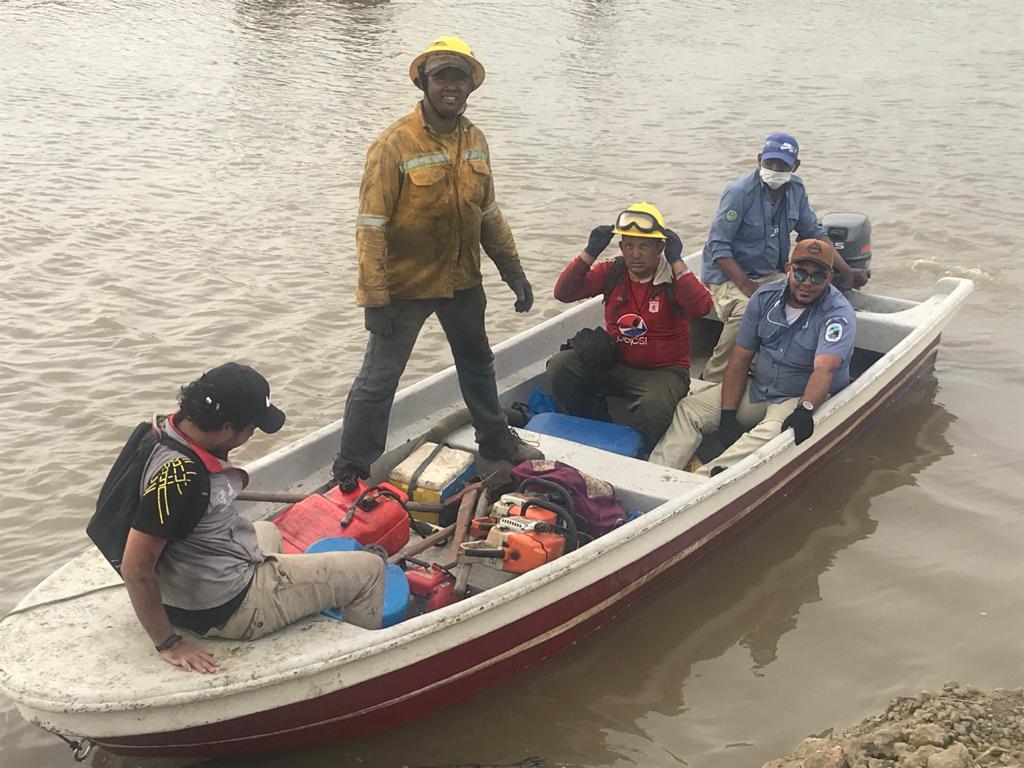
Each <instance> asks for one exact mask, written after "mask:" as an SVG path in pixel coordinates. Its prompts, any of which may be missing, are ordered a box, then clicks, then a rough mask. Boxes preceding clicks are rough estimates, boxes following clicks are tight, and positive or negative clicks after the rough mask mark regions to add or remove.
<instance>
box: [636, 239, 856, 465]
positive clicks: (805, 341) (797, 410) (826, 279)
mask: <svg viewBox="0 0 1024 768" xmlns="http://www.w3.org/2000/svg"><path fill="white" fill-rule="evenodd" d="M837 258H838V256H837V254H836V251H835V248H834V247H833V245H832V243H831V242H830V241H829V240H827V239H821V240H817V239H814V240H801V241H800V242H799V243H797V245H796V248H795V249H794V250H793V254H792V256H791V257H790V260H789V264H787V265H786V272H787V278H786V280H779V281H778V282H774V283H768V284H767V285H763V286H761V287H760V288H759V289H758V290H757V292H756V293H754V295H753V296H752V297H751V298H750V304H749V305H748V306H747V310H746V312H744V313H743V320H742V322H741V323H740V327H739V332H738V334H737V336H736V345H735V346H734V347H733V350H732V355H731V356H730V358H729V365H728V366H727V367H726V370H725V381H724V382H723V383H722V384H720V385H718V386H715V387H712V388H710V389H707V390H704V391H703V392H699V393H698V394H695V395H693V396H691V397H688V398H686V399H684V400H683V401H682V402H680V403H679V406H678V407H677V408H676V411H675V415H674V416H673V417H672V423H671V425H670V426H669V428H668V430H667V431H666V432H665V435H664V437H662V439H661V440H660V441H659V443H658V445H657V446H656V447H655V449H654V451H653V452H652V453H651V457H650V460H651V461H652V462H654V463H656V464H663V465H665V466H670V467H678V468H684V467H686V466H687V465H688V464H689V463H690V461H691V459H692V457H693V455H694V454H695V453H696V451H697V448H698V447H699V446H700V443H701V436H702V435H706V434H709V433H711V432H713V431H715V430H716V429H717V430H718V435H719V438H720V440H721V442H722V444H723V445H725V446H726V450H725V452H724V453H722V454H721V455H720V456H719V457H718V458H716V459H713V460H712V461H710V462H709V463H708V464H706V465H705V466H703V467H701V468H700V469H699V470H698V472H701V473H710V474H711V475H712V476H714V475H715V474H717V473H718V472H719V471H721V470H722V469H725V468H728V467H731V466H733V465H734V464H736V463H738V462H739V461H741V460H742V459H744V458H746V457H747V456H749V455H750V454H751V453H753V452H754V451H756V450H757V449H758V448H760V447H761V446H762V445H764V444H765V443H767V442H768V441H769V440H771V439H772V438H773V437H775V436H776V435H778V434H779V432H780V431H785V430H787V429H789V428H792V429H793V432H794V433H795V435H796V443H797V444H798V445H799V444H800V443H801V442H803V441H804V440H806V439H807V438H808V437H810V436H811V435H812V434H813V432H814V417H813V414H814V411H815V410H817V408H818V407H819V406H821V404H822V403H824V402H825V400H826V399H828V397H829V396H830V395H834V394H835V393H836V392H838V391H839V390H841V389H842V388H843V387H845V386H846V385H847V384H849V383H850V359H851V357H852V356H853V344H854V337H855V336H856V333H857V319H856V315H855V314H854V311H853V307H852V306H851V305H850V302H849V301H847V300H846V298H845V297H844V296H843V294H842V293H841V292H840V291H839V290H838V289H837V288H836V287H835V286H833V285H832V269H833V265H834V264H835V262H836V259H837ZM755 354H756V355H757V360H756V363H755V364H754V372H753V377H752V378H750V379H749V380H748V375H747V374H748V370H749V368H750V363H751V361H753V360H754V356H755ZM744 429H750V431H749V432H746V433H744Z"/></svg>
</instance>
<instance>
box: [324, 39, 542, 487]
mask: <svg viewBox="0 0 1024 768" xmlns="http://www.w3.org/2000/svg"><path fill="white" fill-rule="evenodd" d="M409 79H410V80H411V81H412V82H413V84H414V85H415V86H416V87H417V88H419V89H420V91H422V92H423V96H422V98H421V99H420V101H419V102H417V104H416V106H415V108H414V109H413V110H412V112H410V113H409V114H408V115H406V116H405V117H403V118H402V119H400V120H399V121H398V122H396V123H394V124H393V125H392V126H391V127H389V128H387V129H386V130H385V131H384V132H383V133H382V134H381V135H380V136H378V137H377V140H376V141H375V142H374V143H373V144H372V145H371V146H370V149H369V150H368V151H367V153H366V167H365V168H364V170H363V180H362V184H361V185H360V188H359V215H358V216H357V217H356V257H357V260H358V265H359V274H358V280H357V283H356V303H357V304H358V305H359V306H361V307H363V312H364V316H365V324H366V329H367V330H368V331H369V332H370V338H369V341H368V342H367V345H366V352H365V354H364V356H363V365H362V368H361V369H360V371H359V374H358V375H357V376H356V378H355V380H354V381H353V382H352V388H351V389H350V390H349V395H348V400H347V402H346V404H345V419H344V425H343V428H342V436H341V445H340V448H339V451H338V455H337V457H336V459H335V462H334V467H333V475H334V479H335V481H336V482H338V483H339V485H341V486H342V487H343V488H347V487H354V485H355V481H356V478H357V477H367V476H368V475H369V472H370V466H371V465H372V464H373V462H375V461H376V460H377V459H378V458H380V456H381V454H383V453H384V449H385V446H386V442H387V430H388V419H389V417H390V414H391V405H392V402H393V401H394V397H395V391H396V390H397V389H398V382H399V380H400V379H401V377H402V373H403V372H404V371H405V366H406V364H407V363H408V362H409V357H410V355H411V354H412V350H413V346H414V345H415V343H416V339H417V337H418V336H419V332H420V329H421V328H422V327H423V324H424V323H425V322H426V320H427V318H429V317H430V316H431V315H437V320H438V322H439V323H440V325H441V328H442V330H443V331H444V334H445V337H446V338H447V340H448V345H449V347H451V350H452V357H453V358H454V360H455V369H456V371H457V372H458V377H459V387H460V389H461V390H462V396H463V399H464V400H465V402H466V407H467V408H468V410H469V413H470V416H471V417H472V420H473V426H474V427H475V429H476V439H477V443H478V444H479V450H480V455H481V456H482V457H483V458H485V459H488V460H492V461H499V460H503V461H509V462H511V463H513V464H518V463H519V462H521V461H524V460H526V459H538V458H542V455H541V453H540V451H538V450H537V449H536V448H533V447H532V446H529V445H526V444H525V443H524V442H523V441H522V440H521V439H520V438H519V436H518V435H516V433H515V432H513V431H512V430H511V429H509V426H508V420H507V419H506V417H505V413H504V410H503V409H502V408H501V405H500V403H499V401H498V390H497V385H496V383H495V376H494V354H493V353H492V352H491V346H490V342H489V341H488V338H487V330H486V328H485V325H484V309H485V307H486V306H487V297H486V296H485V295H484V289H483V285H482V275H481V261H480V259H481V251H483V252H484V253H486V254H487V256H488V257H489V258H490V259H491V261H493V262H494V264H495V266H496V267H497V269H498V273H499V274H500V275H501V278H502V280H504V281H505V283H506V284H507V285H508V286H509V288H510V289H511V290H512V292H513V293H515V296H516V302H515V310H516V312H529V311H530V308H531V307H532V306H533V289H532V288H531V287H530V282H529V281H528V280H527V279H526V275H525V273H524V272H523V267H522V264H521V263H520V261H519V254H518V251H517V250H516V244H515V240H514V239H513V237H512V230H511V229H510V228H509V225H508V221H506V219H505V216H504V215H503V214H502V212H501V208H499V206H498V202H497V200H496V199H495V193H494V181H493V178H492V175H491V165H490V150H489V149H488V146H487V140H486V139H485V138H484V135H483V133H482V132H481V131H480V129H479V128H477V127H476V126H475V125H473V123H471V122H470V121H469V120H468V119H467V118H466V117H465V115H464V114H463V113H464V112H465V109H466V100H467V99H468V98H469V95H470V94H471V93H472V92H473V91H475V90H476V89H477V88H479V87H480V85H481V84H482V83H483V81H484V68H483V65H482V64H481V63H480V61H479V60H478V59H477V58H476V57H475V56H474V54H473V51H472V49H470V47H469V46H468V45H467V44H466V42H465V41H463V40H461V39H460V38H458V37H453V36H444V37H439V38H437V39H436V40H434V41H433V42H431V43H430V44H429V45H428V46H427V47H426V49H425V50H424V51H423V52H422V53H420V54H419V55H418V56H416V58H414V59H413V60H412V62H411V63H410V65H409Z"/></svg>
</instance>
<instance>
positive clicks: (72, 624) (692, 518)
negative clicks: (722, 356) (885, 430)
mask: <svg viewBox="0 0 1024 768" xmlns="http://www.w3.org/2000/svg"><path fill="white" fill-rule="evenodd" d="M698 258H699V257H698V256H697V255H694V256H691V257H688V261H689V262H690V263H691V265H692V266H694V267H696V262H697V259H698ZM972 288H973V284H972V283H971V282H970V281H969V280H964V279H958V278H951V277H945V278H942V279H940V280H939V281H938V282H936V283H935V285H934V288H933V289H932V293H931V295H930V296H928V297H927V298H926V299H924V300H923V301H909V300H904V299H898V298H891V297H886V296H881V295H875V294H871V293H867V292H861V291H857V292H853V293H851V294H850V299H851V302H852V303H853V304H854V307H855V309H856V310H857V317H858V319H857V323H858V328H857V344H856V346H857V352H856V355H855V359H854V362H853V371H852V373H853V375H854V376H855V379H854V380H853V382H852V383H851V384H850V386H849V387H847V388H846V389H844V390H843V391H842V392H840V393H838V394H837V395H836V396H835V397H833V398H831V399H830V400H829V401H828V402H827V403H826V404H825V405H824V406H823V407H822V408H821V409H820V411H819V413H818V414H817V415H816V417H815V421H816V427H815V432H814V435H813V436H812V437H811V438H810V439H808V440H807V441H806V442H804V443H802V444H801V445H799V446H797V445H795V444H794V442H793V437H792V431H787V432H785V433H783V434H781V435H779V436H778V437H776V438H775V439H773V440H772V441H771V442H770V443H768V444H767V445H765V446H764V447H763V448H762V449H761V450H759V451H757V452H756V453H755V454H753V455H751V456H750V457H748V458H747V459H745V460H744V461H742V462H741V463H739V464H738V465H736V466H735V467H733V468H731V469H729V470H728V471H726V472H723V473H722V474H720V475H718V476H716V477H715V478H713V479H709V478H705V477H703V476H699V475H695V474H691V473H689V472H685V471H682V470H675V469H669V468H666V467H661V466H657V465H653V464H649V463H647V462H644V461H641V460H637V459H632V458H626V457H623V456H619V455H615V454H611V453H606V452H604V451H601V450H598V449H595V448H590V447H587V446H584V445H580V444H578V443H575V442H572V441H569V440H565V439H560V438H556V437H549V436H546V435H540V434H535V433H531V432H528V431H525V430H520V434H521V435H522V436H523V437H524V439H526V440H528V441H530V442H533V443H536V444H539V446H540V447H541V449H542V450H543V451H544V453H545V455H546V456H547V457H548V458H549V459H559V460H561V461H563V462H565V463H567V464H570V465H572V466H574V467H576V468H578V469H580V470H582V471H584V472H587V473H589V474H592V475H595V476H598V477H601V478H603V479H605V480H608V481H609V482H611V483H613V484H614V485H615V488H616V492H617V494H618V496H619V498H620V499H621V500H622V502H623V503H624V505H625V507H626V508H628V509H641V510H644V511H645V512H646V513H645V514H644V515H642V516H640V517H639V518H637V519H635V520H633V521H631V522H629V523H627V524H625V525H623V526H621V527H619V528H617V529H615V530H613V531H612V532H611V533H608V534H607V535H605V536H603V537H601V538H599V539H597V540H595V541H593V542H592V543H589V544H587V545H586V546H584V547H582V548H580V549H578V550H576V551H574V552H571V553H568V554H566V555H564V556H562V557H561V558H559V559H557V560H554V561H553V562H550V563H548V564H546V565H543V566H541V567H539V568H537V569H535V570H533V571H530V572H528V573H526V574H523V575H520V576H518V577H515V578H511V579H508V580H504V581H502V580H500V579H495V580H492V582H491V583H489V584H482V585H480V584H478V585H476V586H477V587H478V589H479V590H480V591H478V592H477V593H476V594H472V595H471V596H469V597H467V598H466V599H465V600H463V601H461V602H456V603H454V604H452V605H449V606H447V607H445V608H442V609H440V610H437V611H434V612H431V613H425V614H422V615H419V616H415V617H413V618H410V619H407V620H406V621H404V622H401V623H399V624H396V625H395V626H392V627H389V628H387V629H381V630H376V631H369V630H364V629H360V628H358V627H355V626H352V625H349V624H343V623H339V622H336V621H334V620H332V619H329V618H327V617H324V616H320V615H318V616H315V617H310V618H307V619H305V620H303V621H301V622H299V623H298V624H295V625H293V626H291V627H288V628H287V629H285V630H283V631H281V632H278V633H276V634H274V635H271V636H269V637H267V638H264V639H262V640H259V641H256V642H236V641H226V640H204V641H203V642H204V643H205V644H206V645H208V646H209V647H210V648H211V649H212V650H213V651H214V652H215V654H216V655H217V657H218V658H219V659H220V660H221V662H222V667H221V671H220V672H219V673H218V674H216V675H198V674H186V673H184V672H182V671H180V670H178V669H176V668H172V667H171V666H169V665H167V664H165V663H164V662H163V661H161V660H160V659H159V658H158V657H157V656H156V654H154V653H153V648H152V644H151V643H150V641H149V638H148V637H147V636H146V634H145V633H144V632H143V631H142V630H141V628H140V626H139V624H138V621H137V619H136V618H135V615H134V613H133V611H132V608H131V605H130V603H129V601H128V596H127V594H126V592H125V590H124V587H123V585H122V584H121V583H120V580H119V579H118V577H117V576H116V575H115V574H114V572H113V571H112V569H111V568H110V566H109V565H108V564H107V562H106V561H105V560H104V559H103V557H102V556H101V555H100V554H99V553H98V552H97V551H95V550H94V549H92V548H89V549H87V550H86V551H84V552H83V553H82V554H81V555H79V556H78V557H76V558H75V559H73V560H71V561H70V562H69V563H67V564H66V565H64V566H63V567H61V568H60V569H58V570H57V571H56V572H55V573H53V574H52V575H51V576H49V577H48V578H47V579H45V580H44V581H43V582H42V583H41V584H39V586H37V587H36V588H35V589H34V590H32V592H30V593H29V594H28V595H27V596H26V597H25V598H24V599H23V600H22V601H21V602H20V603H18V605H17V606H16V607H15V608H14V609H13V610H12V611H11V613H10V614H9V615H8V616H6V617H4V618H3V619H2V620H0V690H2V691H3V693H4V694H6V695H7V696H9V697H10V698H11V699H12V700H13V701H14V702H15V703H16V705H17V707H18V709H19V710H20V712H21V714H22V715H23V716H24V717H25V718H26V719H27V720H29V721H31V722H33V723H35V724H37V725H39V726H41V727H42V728H46V729H48V730H51V731H54V732H55V733H58V734H62V735H64V736H65V737H66V738H68V739H70V740H72V741H75V742H78V741H80V740H81V741H82V748H81V749H82V750H84V749H85V747H86V745H87V744H89V743H95V744H99V745H101V746H103V747H105V748H106V749H108V750H110V751H112V752H115V753H119V754H125V755H133V756H140V757H142V756H180V757H200V756H202V757H206V756H226V755H244V754H255V753H264V752H268V751H272V750H282V749H296V748H300V747H306V746H310V745H315V744H322V743H327V742H333V741H340V740H344V739H347V738H352V737H356V736H364V735H366V734H368V733H370V732H373V731H376V730H380V729H384V728H391V727H394V726H396V725H398V724H400V723H402V722H405V721H408V720H411V719H413V718H416V717H418V716H420V715H422V714H424V713H426V712H428V711H431V710H433V709H437V708H438V707H441V706H443V705H445V704H448V703H450V702H453V701H456V700H459V699H462V698H465V697H467V696H469V695H471V694H473V693H474V692H475V691H477V690H479V689H480V688H482V687H484V686H486V685H489V684H491V683H494V682H496V681H498V680H501V679H502V678H505V677H508V676H509V675H511V674H512V673H514V672H515V671H517V670H519V669H522V668H524V667H526V666H528V665H531V664H533V663H536V662H539V661H541V660H543V659H545V658H546V657H548V656H551V655H552V654H554V653H556V652H557V651H559V650H561V649H563V648H565V647H566V646H568V645H570V644H572V643H573V642H575V641H577V640H579V639H580V638H582V637H583V636H585V635H587V634H589V633H590V632H593V631H594V630H596V629H598V628H599V627H601V626H602V625H603V624H605V623H607V622H608V621H609V620H610V619H611V618H612V617H613V616H615V615H616V614H617V613H619V612H620V611H622V610H623V609H624V608H626V607H627V606H628V605H629V604H630V603H632V602H634V601H635V600H637V599H638V598H639V597H641V596H642V595H643V594H644V593H646V592H648V591H650V590H651V589H653V588H654V587H655V586H656V585H657V584H658V583H660V582H662V581H663V580H665V579H668V578H679V577H680V572H681V570H682V568H683V567H684V566H686V565H687V564H689V563H691V562H693V561H694V560H695V559H696V558H697V557H699V556H701V555H702V554H704V553H705V552H706V551H707V550H708V549H709V548H710V547H711V546H712V545H714V544H715V543H717V542H718V541H719V540H721V539H722V538H723V537H724V536H725V535H727V534H729V533H731V532H733V531H735V530H737V529H738V528H740V527H741V526H743V525H744V524H745V523H747V522H749V521H751V520H752V519H753V518H754V517H756V516H757V515H758V514H759V513H761V512H763V511H765V510H768V509H771V507H772V504H771V503H770V502H772V500H774V499H776V498H778V497H779V496H781V495H783V494H785V493H787V492H788V491H789V490H790V489H791V488H792V486H793V485H795V484H796V483H798V482H800V481H801V480H802V479H803V478H804V477H805V476H807V475H808V474H809V473H810V472H811V471H812V469H814V468H815V467H817V466H818V465H820V464H821V463H823V462H825V461H827V460H828V459H829V457H830V456H834V455H835V454H836V451H837V450H838V449H840V448H842V447H843V446H844V445H846V444H848V443H849V442H850V441H851V440H853V439H854V438H855V437H856V435H857V434H858V433H859V432H860V431H861V430H863V429H864V427H865V426H866V425H867V424H868V423H869V422H870V421H871V419H872V418H873V417H874V416H875V415H876V414H878V413H879V412H880V411H881V410H883V409H884V408H886V407H887V406H888V405H889V404H890V403H891V402H892V401H893V400H894V399H895V398H897V397H899V395H900V393H901V392H902V391H904V390H905V389H906V388H907V387H909V386H910V385H911V384H912V383H913V382H914V380H915V379H917V378H918V377H919V376H921V375H922V374H923V373H926V372H928V371H930V370H931V368H932V366H933V364H934V361H935V358H936V355H937V352H938V344H939V338H940V333H941V331H942V329H943V328H944V327H945V325H946V324H947V323H948V322H949V321H950V320H951V318H952V317H953V315H954V313H955V311H956V310H957V308H958V307H959V306H960V304H961V303H962V302H963V301H964V299H965V298H966V297H967V295H968V294H969V293H970V291H971V290H972ZM601 322H602V309H601V304H600V299H594V300H590V301H587V302H584V303H582V304H579V305H577V306H574V307H572V308H570V309H568V310H567V311H565V312H563V313H562V314H560V315H559V316H557V317H555V318H552V319H550V320H548V321H546V322H544V323H541V324H540V325H538V326H537V327H535V328H532V329H530V330H528V331H525V332H523V333H521V334H519V335H517V336H515V337H513V338H511V339H509V340H507V341H505V342H503V343H502V344H500V345H498V346H497V347H496V348H495V350H494V351H495V355H496V369H497V377H498V389H499V393H500V395H501V399H502V402H503V403H504V404H506V405H508V404H510V403H512V402H513V401H517V400H519V401H525V400H526V399H527V398H528V396H529V394H530V392H531V391H532V390H533V388H534V387H535V386H537V385H538V384H539V383H540V379H541V376H542V374H543V371H544V365H545V361H546V360H547V358H548V357H549V356H550V355H551V354H553V353H554V352H555V351H556V350H557V349H558V348H559V345H560V344H562V343H563V342H564V341H565V339H567V338H568V337H570V336H572V335H573V334H574V333H575V332H576V331H577V330H578V329H579V328H582V327H592V326H596V325H600V324H601ZM716 325H717V323H716V321H714V320H712V319H700V320H695V321H693V322H692V331H693V350H694V360H695V366H697V365H699V364H700V359H701V355H703V356H705V357H706V355H707V352H708V351H709V350H710V347H711V344H712V339H713V338H715V336H716V332H717V328H716ZM701 386H704V384H703V382H699V381H695V382H694V388H695V389H698V388H700V387H701ZM461 407H462V403H461V401H460V400H459V388H458V386H457V381H456V376H455V371H454V369H453V368H448V369H446V370H443V371H440V372H439V373H436V374H434V375H433V376H430V377H429V378H427V379H425V380H423V381H421V382H419V383H417V384H415V385H413V386H410V387H408V388H406V389H404V390H403V391H402V392H400V393H399V395H398V397H397V399H396V400H395V404H394V408H393V410H392V415H391V429H390V435H389V444H388V452H387V453H386V454H385V455H384V457H382V459H381V460H380V461H379V462H378V464H377V465H375V467H374V473H375V477H377V476H380V477H384V476H386V474H387V472H388V471H389V470H390V468H391V467H392V466H394V465H395V464H397V463H398V462H399V461H400V460H401V459H402V458H404V457H405V456H406V455H407V454H408V452H409V451H410V449H411V447H412V444H413V441H414V439H415V438H416V437H418V436H419V435H421V434H422V433H423V432H424V431H426V430H427V429H428V428H429V427H430V426H431V425H432V424H434V423H435V422H436V421H437V420H438V419H439V418H440V417H444V416H445V415H447V414H452V413H454V412H456V411H457V410H458V409H460V408H461ZM340 429H341V423H340V421H339V422H336V423H333V424H330V425H329V426H326V427H324V428H323V429H320V430H319V431H317V432H315V433H313V434H311V435H309V436H307V437H305V438H303V439H301V440H299V441H298V442H296V443H294V444H292V445H289V446H287V447H285V448H283V449H281V450H278V451H276V452H275V453H273V454H271V455H269V456H267V457H265V458H263V459H261V460H259V461H258V462H256V463H255V464H253V465H252V466H251V467H249V469H250V471H251V475H252V484H251V486H250V488H251V489H255V490H265V491H280V490H284V489H287V490H290V491H293V492H303V493H305V492H313V491H314V490H316V489H317V487H318V486H320V484H321V483H322V481H323V480H324V478H325V477H326V476H327V467H329V466H330V463H331V460H332V458H333V455H334V452H335V450H336V448H337V445H338V441H339V435H340ZM447 441H448V442H449V443H450V444H452V445H454V446H461V447H465V448H468V449H472V448H474V443H473V437H472V430H471V428H469V427H464V428H461V429H458V430H456V431H454V432H453V433H452V434H450V435H449V436H448V438H447ZM245 511H246V514H250V515H251V516H252V517H253V518H254V519H256V518H258V517H262V516H266V515H267V514H268V513H269V512H270V510H268V509H267V506H266V505H258V504H252V505H249V506H247V507H245ZM477 571H479V572H481V573H483V572H485V571H487V572H491V571H490V569H486V568H476V569H474V572H477ZM492 573H493V572H492ZM86 740H87V741H86ZM80 751H81V750H80Z"/></svg>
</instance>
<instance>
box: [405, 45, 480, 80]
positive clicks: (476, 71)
mask: <svg viewBox="0 0 1024 768" xmlns="http://www.w3.org/2000/svg"><path fill="white" fill-rule="evenodd" d="M435 53H454V54H456V55H458V56H461V57H462V58H464V59H468V60H469V64H470V66H471V67H472V70H473V75H472V77H473V90H476V89H477V88H479V87H480V85H481V83H483V81H484V74H485V73H484V65H483V64H481V63H480V62H479V61H477V59H476V56H474V55H473V49H472V48H470V47H469V45H467V44H466V41H465V40H463V39H462V38H461V37H455V35H443V36H441V37H439V38H437V39H436V40H432V41H431V42H430V43H428V44H427V47H426V48H424V49H423V53H421V54H420V55H419V56H417V57H416V58H415V59H413V60H412V63H411V64H410V65H409V79H410V80H412V82H413V84H414V85H415V86H416V87H417V88H419V89H420V90H421V91H422V90H423V86H422V85H421V84H420V75H421V74H422V68H423V65H424V64H426V62H427V59H428V58H430V56H432V55H433V54H435Z"/></svg>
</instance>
